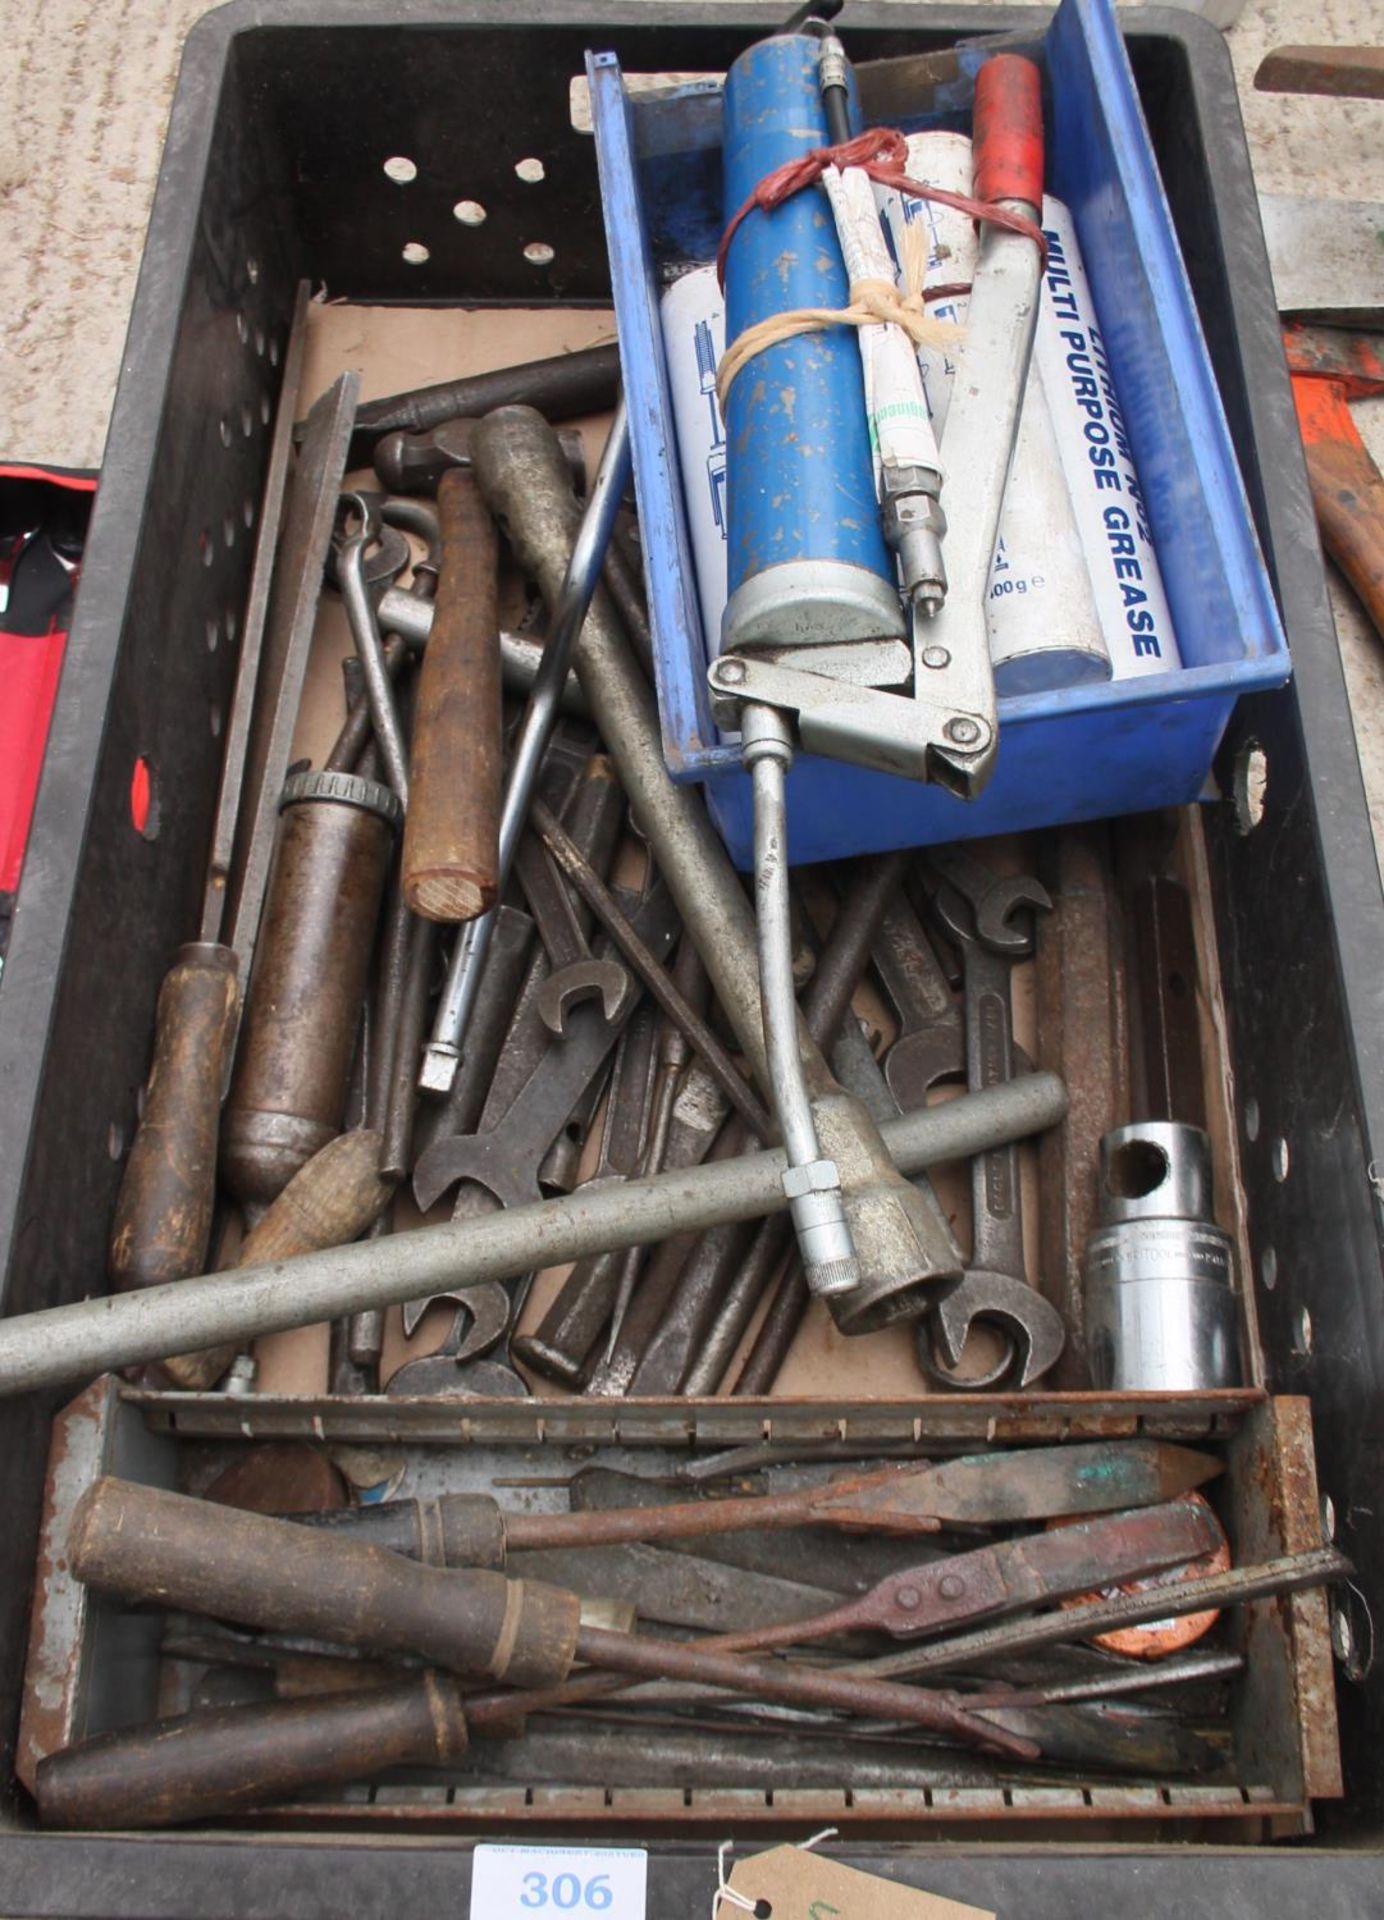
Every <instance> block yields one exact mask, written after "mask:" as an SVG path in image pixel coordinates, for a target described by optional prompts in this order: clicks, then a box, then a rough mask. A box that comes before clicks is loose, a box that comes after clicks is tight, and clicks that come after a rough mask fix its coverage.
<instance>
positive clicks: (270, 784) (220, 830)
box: [108, 298, 356, 1290]
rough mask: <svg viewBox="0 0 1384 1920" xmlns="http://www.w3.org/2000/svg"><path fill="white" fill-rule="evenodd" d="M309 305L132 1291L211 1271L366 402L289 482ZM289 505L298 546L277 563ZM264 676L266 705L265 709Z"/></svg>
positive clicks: (331, 402) (291, 371) (180, 961)
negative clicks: (285, 822)
mask: <svg viewBox="0 0 1384 1920" xmlns="http://www.w3.org/2000/svg"><path fill="white" fill-rule="evenodd" d="M305 307H306V303H305V301H304V300H303V299H301V298H300V303H299V313H298V316H297V317H296V318H295V322H294V327H293V333H292V336H291V338H290V342H289V349H288V353H287V356H286V359H285V367H284V384H283V389H282V394H281V398H280V403H279V413H278V418H277V421H276V423H275V428H274V439H273V445H272V447H271V451H270V463H269V474H268V478H267V480H266V485H265V501H264V507H263V511H262V514H261V520H260V535H259V543H258V546H257V548H256V552H255V565H254V575H253V578H252V581H251V587H250V597H249V604H248V607H247V611H246V617H245V623H244V634H243V637H242V641H241V655H240V662H239V665H238V668H237V673H236V686H235V695H234V699H233V701H232V706H231V716H230V725H229V728H228V731H227V740H226V753H225V759H224V761H223V765H222V774H221V788H220V793H219V796H218V799H217V809H216V821H215V825H214V828H213V833H212V847H211V855H210V859H209V861H208V869H207V882H206V891H205V898H204V903H203V908H202V923H201V929H200V936H199V938H198V939H197V941H195V942H194V943H192V944H191V945H189V946H185V947H183V948H182V949H181V951H180V952H179V954H178V955H177V958H176V959H175V961H174V963H173V966H172V968H171V969H170V970H169V972H168V974H167V976H166V977H165V979H164V982H163V986H162V988H161V989H160V992H159V998H158V1008H157V1013H156V1016H155V1035H154V1051H153V1065H152V1068H151V1070H150V1075H149V1079H148V1083H147V1086H146V1089H145V1099H144V1109H143V1112H142V1114H141V1117H140V1125H139V1129H138V1131H137V1133H136V1135H135V1139H134V1143H133V1145H132V1146H131V1148H130V1154H129V1158H128V1160H127V1161H126V1163H125V1171H124V1175H123V1177H122V1180H121V1185H120V1192H119V1195H118V1198H117V1200H116V1207H115V1216H114V1221H113V1225H112V1231H111V1243H110V1253H109V1263H108V1264H109V1269H110V1277H111V1280H112V1282H113V1284H114V1285H115V1286H116V1287H117V1288H120V1289H121V1290H125V1289H129V1288H133V1287H148V1286H157V1285H158V1284H160V1283H161V1282H163V1281H167V1280H182V1279H186V1278H187V1277H188V1276H189V1275H191V1274H195V1273H201V1272H202V1271H203V1269H204V1268H205V1266H206V1256H207V1247H208V1242H209V1240H210V1236H211V1222H212V1211H213V1206H214V1203H215V1195H216V1157H217V1141H218V1133H219V1127H220V1107H221V1099H222V1095H223V1093H224V1092H225V1087H226V1080H227V1077H228V1075H227V1069H228V1067H229V1063H230V1056H231V1051H232V1049H233V1047H234V1044H235V1036H236V1030H237V1025H238V1020H239V1010H240V987H241V984H242V983H243V982H244V980H245V979H246V978H247V976H248V974H249V970H250V958H251V955H252V953H253V949H254V941H255V936H256V933H257V930H258V923H259V913H260V907H261V905H262V903H263V899H264V888H265V885H266V883H267V880H268V865H269V850H270V847H271V846H272V842H273V835H274V826H275V820H276V817H277V811H278V799H279V789H280V788H281V787H282V785H283V777H284V772H285V770H286V768H287V765H288V754H289V751H290V746H291V740H292V718H293V713H294V712H295V711H296V708H297V704H298V695H299V692H300V690H301V686H302V677H303V673H304V671H305V669H306V665H307V652H308V646H309V643H310V642H311V639H312V624H313V615H314V612H315V609H316V605H317V594H318V590H319V588H320V584H321V579H322V568H323V565H324V564H325V561H326V556H327V548H328V544H329V542H330V539H331V530H332V514H333V512H334V511H335V506H336V495H337V491H338V489H339V487H340V483H341V472H342V469H343V467H344V464H345V458H346V445H347V440H348V437H349V434H350V428H351V419H352V416H353V414H354V409H355V394H356V385H355V382H354V378H353V377H347V376H343V379H342V380H341V381H339V382H338V383H337V385H336V386H335V387H333V388H332V390H331V392H330V393H328V394H326V395H324V396H323V398H322V400H320V401H319V402H318V404H317V405H316V406H315V407H314V408H313V410H312V413H311V415H310V416H309V422H308V427H307V429H306V433H305V437H304V441H303V447H302V451H301V453H300V455H299V458H298V464H297V467H296V469H295V470H294V472H293V474H292V476H291V479H290V473H289V463H290V455H291V450H292V438H293V415H294V411H295V409H296V405H297V396H298V385H299V379H300V375H301V369H302V360H303V351H304V341H305V334H304V328H303V323H302V315H303V312H304V311H305ZM281 506H282V507H283V515H282V517H283V537H282V539H281V540H280V541H279V542H278V548H277V551H278V556H279V557H278V562H277V564H276V561H275V552H276V541H275V535H276V533H277V532H278V528H279V521H280V508H281ZM271 576H272V580H273V587H272V592H271V588H270V579H271ZM261 662H263V671H261ZM261 680H263V682H264V685H263V689H262V696H263V697H262V698H261V701H260V706H261V708H262V709H263V710H262V711H257V708H256V700H257V688H258V687H259V686H260V682H261ZM233 867H234V868H235V869H236V878H235V881H234V883H233V878H232V874H233ZM232 895H234V906H233V908H232V910H231V914H230V924H229V929H228V930H227V929H226V927H225V923H226V920H227V901H228V898H230V897H231V896H232Z"/></svg>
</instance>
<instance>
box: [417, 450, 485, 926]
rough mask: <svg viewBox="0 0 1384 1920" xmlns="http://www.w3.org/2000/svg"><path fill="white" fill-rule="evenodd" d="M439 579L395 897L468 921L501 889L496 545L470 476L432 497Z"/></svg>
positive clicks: (426, 913)
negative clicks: (399, 895)
mask: <svg viewBox="0 0 1384 1920" xmlns="http://www.w3.org/2000/svg"><path fill="white" fill-rule="evenodd" d="M437 513H438V521H439V525H440V528H441V533H442V571H441V573H440V575H439V577H438V582H437V607H436V611H435V613H434V615H433V623H432V632H431V634H430V636H429V639H428V649H427V652H426V653H425V654H424V656H423V665H422V668H421V669H420V671H419V675H418V701H417V709H416V712H415V715H414V722H413V747H412V769H411V776H410V794H409V808H408V819H407V821H406V823H405V826H404V855H403V890H404V898H405V900H406V901H407V902H408V905H409V907H410V908H411V909H412V911H413V912H414V913H417V914H421V915H422V916H423V918H424V919H427V920H440V921H451V922H458V921H463V920H475V919H477V918H478V917H479V916H480V915H481V914H483V913H487V912H488V911H489V910H490V908H491V907H493V906H494V904H495V901H496V897H497V895H498V893H499V884H500V803H501V793H502V785H501V765H502V753H501V701H500V623H499V617H498V612H497V606H496V592H497V579H496V573H497V568H498V566H499V550H500V549H499V536H498V534H497V533H496V531H495V523H494V521H493V520H492V519H491V517H490V512H489V509H488V508H487V507H486V504H485V502H484V500H483V499H482V498H481V493H480V488H479V487H478V486H477V484H476V481H475V479H474V477H473V476H472V475H471V474H470V473H469V472H467V471H465V470H463V469H456V470H454V471H452V472H451V473H445V474H443V476H442V479H441V481H440V482H439V484H438V489H437Z"/></svg>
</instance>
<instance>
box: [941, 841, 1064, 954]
mask: <svg viewBox="0 0 1384 1920" xmlns="http://www.w3.org/2000/svg"><path fill="white" fill-rule="evenodd" d="M927 863H928V865H929V866H930V867H931V868H932V870H933V871H934V873H936V874H937V875H938V877H939V878H940V879H941V880H943V881H944V882H946V884H947V885H948V886H950V887H951V888H952V889H953V891H954V892H956V893H958V894H960V896H961V898H962V900H963V901H964V902H965V903H966V905H967V906H968V907H969V908H970V916H969V920H968V923H967V924H968V925H969V926H970V928H971V930H972V936H973V938H975V939H976V940H979V941H980V942H981V943H982V944H983V945H984V946H985V947H986V949H987V950H988V951H989V952H990V953H1007V954H1010V955H1011V956H1012V957H1013V958H1014V959H1015V960H1025V959H1027V958H1028V956H1029V955H1030V954H1031V953H1032V952H1033V921H1032V918H1031V910H1032V909H1033V908H1034V907H1038V908H1039V909H1040V910H1041V911H1043V912H1046V911H1047V910H1048V909H1049V908H1050V907H1051V906H1052V902H1051V900H1049V898H1048V896H1047V894H1046V893H1044V892H1043V889H1042V888H1041V887H1040V886H1039V885H1038V882H1037V881H1036V880H1034V879H1032V878H1031V877H1030V876H1029V875H1028V874H1025V873H1019V874H1010V873H996V872H995V871H994V870H993V869H992V868H991V867H989V866H987V865H986V864H985V862H984V861H983V860H979V859H977V858H976V856H975V854H973V853H972V852H971V851H970V849H969V848H968V847H964V846H960V845H958V846H950V847H929V848H928V851H927ZM1035 888H1036V889H1037V892H1038V893H1039V894H1041V895H1042V899H1041V900H1039V899H1037V898H1035V894H1034V889H1035Z"/></svg>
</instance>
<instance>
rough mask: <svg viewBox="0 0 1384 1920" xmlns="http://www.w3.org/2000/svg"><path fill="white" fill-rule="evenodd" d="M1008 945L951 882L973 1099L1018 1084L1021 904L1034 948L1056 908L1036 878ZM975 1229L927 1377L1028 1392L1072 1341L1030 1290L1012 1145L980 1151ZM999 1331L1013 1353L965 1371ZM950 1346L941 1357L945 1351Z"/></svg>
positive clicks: (933, 1326)
mask: <svg viewBox="0 0 1384 1920" xmlns="http://www.w3.org/2000/svg"><path fill="white" fill-rule="evenodd" d="M1008 898H1009V900H1010V902H1011V905H1010V907H1009V908H1008V910H1007V915H1006V923H1005V929H1004V933H1003V938H1004V940H1005V942H1006V947H1007V949H1008V950H1007V951H1005V952H999V953H997V952H996V951H995V950H994V948H993V947H992V946H991V945H989V944H987V941H986V940H985V939H984V938H982V937H981V935H980V933H979V931H978V928H977V921H976V916H975V914H974V912H973V911H972V910H971V908H970V906H969V903H968V901H967V899H966V898H965V897H963V896H962V894H961V893H960V892H959V891H958V890H957V889H956V888H955V887H953V886H951V885H950V884H948V883H944V884H943V886H942V887H941V888H939V890H938V893H937V895H936V897H935V899H934V901H933V911H934V912H935V913H936V915H937V917H938V919H939V921H940V922H941V924H942V927H943V929H944V931H945V932H946V934H947V936H948V937H949V938H950V939H952V940H954V941H955V942H956V944H957V947H958V948H959V950H960V953H961V959H962V973H963V994H964V1000H965V1012H966V1083H967V1086H968V1087H969V1088H970V1089H971V1091H972V1092H975V1091H978V1090H979V1089H981V1088H983V1087H993V1086H998V1085H1000V1084H1001V1083H1002V1082H1004V1081H1007V1080H1011V1079H1013V1077H1014V1020H1013V1007H1012V1002H1011V997H1010V973H1011V969H1012V967H1013V965H1014V962H1015V960H1016V959H1018V958H1021V957H1023V956H1022V955H1020V954H1016V953H1015V952H1014V951H1013V948H1012V941H1013V938H1014V935H1015V933H1016V932H1017V931H1018V927H1017V925H1016V924H1015V923H1014V922H1013V921H1012V918H1011V916H1012V915H1013V914H1014V913H1015V912H1016V911H1017V910H1018V908H1019V905H1020V903H1021V902H1022V904H1023V906H1024V907H1026V908H1028V909H1029V910H1030V918H1029V931H1028V934H1027V939H1028V943H1029V944H1028V950H1029V951H1031V950H1032V943H1033V934H1032V930H1031V928H1032V920H1031V911H1032V910H1035V909H1036V910H1038V911H1042V912H1046V911H1047V910H1048V909H1050V908H1051V905H1052V902H1051V900H1050V899H1049V897H1048V895H1047V893H1046V892H1045V891H1044V889H1043V888H1042V887H1041V886H1039V884H1038V882H1037V881H1036V880H1033V879H1031V878H1028V877H1027V876H1024V877H1023V878H1022V880H1015V881H1013V882H1011V883H1010V888H1009V892H1008ZM971 1204H972V1210H973V1214H974V1228H973V1238H972V1246H971V1258H970V1261H969V1263H968V1264H967V1267H966V1271H965V1274H964V1275H963V1277H962V1279H961V1280H960V1281H959V1283H958V1284H957V1285H956V1286H955V1287H952V1288H950V1289H948V1291H947V1292H946V1293H945V1294H944V1295H943V1296H942V1297H941V1298H940V1299H939V1301H938V1303H937V1305H936V1307H935V1308H934V1310H933V1312H932V1315H931V1317H930V1319H929V1321H928V1323H927V1324H926V1325H925V1326H924V1327H922V1328H920V1330H919V1335H918V1342H919V1346H918V1351H919V1358H920V1359H921V1361H922V1364H923V1367H924V1370H925V1371H926V1372H928V1373H930V1374H931V1375H932V1376H933V1377H934V1378H938V1379H940V1380H942V1381H943V1382H944V1383H945V1384H948V1385H952V1386H958V1387H961V1388H963V1389H965V1390H966V1391H978V1390H980V1389H982V1388H986V1387H992V1386H997V1385H998V1384H999V1383H1000V1382H1001V1381H1002V1380H1004V1379H1005V1378H1006V1377H1012V1378H1013V1381H1014V1384H1015V1385H1016V1386H1017V1387H1020V1388H1022V1387H1028V1386H1031V1385H1032V1383H1033V1382H1034V1381H1035V1380H1037V1379H1038V1378H1039V1377H1040V1376H1041V1375H1042V1374H1044V1373H1046V1372H1047V1370H1048V1369H1049V1368H1050V1367H1051V1366H1052V1365H1053V1364H1054V1363H1055V1362H1056V1360H1057V1359H1058V1357H1059V1356H1060V1354H1061V1352H1062V1349H1063V1347H1064V1345H1065V1344H1066V1337H1067V1335H1066V1328H1065V1326H1064V1324H1063V1321H1062V1316H1061V1314H1059V1313H1058V1311H1057V1309H1056V1308H1055V1307H1053V1306H1052V1305H1050V1303H1049V1302H1048V1301H1047V1300H1045V1299H1044V1298H1043V1296H1042V1295H1041V1294H1039V1293H1037V1292H1035V1290H1034V1289H1033V1288H1032V1287H1031V1286H1030V1285H1029V1284H1028V1281H1027V1279H1026V1278H1025V1265H1024V1230H1023V1211H1022V1203H1021V1197H1020V1190H1019V1156H1018V1153H1017V1150H1016V1149H1014V1148H1012V1147H998V1148H994V1149H992V1150H991V1151H990V1152H987V1153H982V1154H978V1155H977V1156H976V1159H975V1160H974V1162H973V1163H972V1169H971ZM975 1321H981V1322H984V1323H988V1324H991V1325H995V1326H997V1327H998V1328H999V1330H1000V1331H1001V1332H1002V1333H1003V1334H1004V1335H1005V1336H1006V1337H1007V1340H1008V1343H1009V1348H1010V1350H1009V1351H1006V1352H1005V1354H1004V1356H1003V1358H1002V1360H1001V1362H1000V1363H999V1364H998V1365H997V1366H995V1367H992V1368H991V1369H990V1370H989V1371H988V1372H987V1373H985V1374H983V1375H980V1376H978V1377H977V1376H970V1377H964V1376H962V1375H960V1374H959V1373H957V1371H956V1369H957V1368H958V1366H959V1364H960V1361H961V1356H962V1350H963V1349H964V1347H965V1345H966V1340H967V1336H968V1334H969V1333H970V1330H971V1326H972V1324H973V1322H975ZM939 1349H940V1356H941V1357H940V1360H939V1358H938V1352H939Z"/></svg>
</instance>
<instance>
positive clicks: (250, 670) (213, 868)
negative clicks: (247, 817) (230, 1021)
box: [197, 280, 309, 983]
mask: <svg viewBox="0 0 1384 1920" xmlns="http://www.w3.org/2000/svg"><path fill="white" fill-rule="evenodd" d="M308 293H309V286H308V283H307V281H306V280H304V281H302V282H301V283H300V284H299V287H298V296H297V299H296V300H295V302H294V306H293V325H292V327H291V328H290V330H289V335H288V350H287V352H286V353H285V354H284V377H283V385H282V386H281V387H280V389H279V410H278V412H277V414H276V415H275V417H274V437H273V439H272V440H271V442H270V445H269V465H268V467H267V469H266V471H265V476H264V493H263V496H262V498H261V500H260V508H259V532H258V534H257V535H256V538H255V560H254V565H253V567H252V568H251V570H250V592H249V595H248V597H247V599H246V602H245V618H244V621H243V623H242V625H241V632H240V660H239V662H238V663H237V666H236V675H235V697H234V699H233V700H232V701H231V715H230V720H229V722H228V724H227V727H226V752H225V756H224V758H223V760H222V763H221V788H220V791H219V793H218V794H217V797H216V824H215V826H214V827H213V829H212V836H211V855H210V858H209V859H208V861H207V890H206V895H205V897H204V899H203V902H202V929H201V932H200V933H199V934H198V935H197V938H198V939H199V940H219V939H220V938H221V927H222V922H223V920H224V918H225V912H226V894H227V890H228V889H229V887H230V883H231V859H232V856H233V854H234V852H235V840H236V823H237V821H238V820H239V819H240V802H241V795H242V793H243V791H244V787H245V772H246V761H247V757H248V755H249V751H250V727H251V722H252V720H253V719H254V713H255V697H256V688H257V687H258V685H259V670H260V660H261V658H262V656H263V653H264V630H265V616H266V615H267V613H268V611H269V587H270V582H271V580H272V578H273V573H274V549H275V546H276V545H277V543H278V537H279V527H280V525H281V524H282V520H283V510H284V493H285V490H286V488H287V486H288V470H289V463H290V460H291V458H292V454H293V422H294V418H295V416H296V414H297V410H298V393H299V389H300V388H301V386H302V382H303V362H304V360H305V358H306V357H307V339H308V334H307V311H308ZM242 983H243V976H242Z"/></svg>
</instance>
